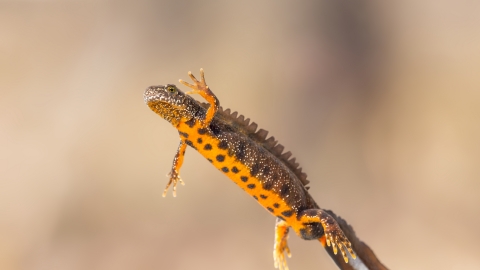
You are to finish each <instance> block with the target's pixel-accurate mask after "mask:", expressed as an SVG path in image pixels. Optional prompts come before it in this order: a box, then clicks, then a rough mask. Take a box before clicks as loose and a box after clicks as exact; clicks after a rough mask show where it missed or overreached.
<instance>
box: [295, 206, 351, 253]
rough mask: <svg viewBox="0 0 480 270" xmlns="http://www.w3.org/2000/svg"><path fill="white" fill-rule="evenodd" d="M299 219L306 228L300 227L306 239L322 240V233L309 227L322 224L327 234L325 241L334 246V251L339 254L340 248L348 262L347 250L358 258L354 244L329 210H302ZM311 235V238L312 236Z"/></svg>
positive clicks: (301, 233)
mask: <svg viewBox="0 0 480 270" xmlns="http://www.w3.org/2000/svg"><path fill="white" fill-rule="evenodd" d="M299 221H300V223H301V224H303V226H304V228H301V229H300V236H302V237H303V238H305V239H312V238H316V239H319V240H320V241H322V239H321V237H320V235H316V234H317V233H318V230H316V229H313V230H309V228H315V227H317V226H316V225H318V224H321V226H322V227H323V231H324V234H325V241H326V243H327V245H328V246H332V248H333V253H334V254H337V252H338V249H340V251H341V252H342V255H343V259H344V260H345V262H347V263H348V256H347V252H346V251H347V250H348V252H349V253H350V255H351V256H352V258H353V259H355V258H357V256H356V255H355V252H354V251H353V249H352V244H351V243H350V241H349V240H348V238H347V237H346V236H345V234H344V233H343V231H342V229H341V228H340V225H338V223H337V221H335V219H333V217H332V216H330V215H329V214H328V213H327V212H325V211H324V210H322V209H308V210H304V211H302V212H300V214H299ZM310 237H311V238H310ZM337 248H338V249H337Z"/></svg>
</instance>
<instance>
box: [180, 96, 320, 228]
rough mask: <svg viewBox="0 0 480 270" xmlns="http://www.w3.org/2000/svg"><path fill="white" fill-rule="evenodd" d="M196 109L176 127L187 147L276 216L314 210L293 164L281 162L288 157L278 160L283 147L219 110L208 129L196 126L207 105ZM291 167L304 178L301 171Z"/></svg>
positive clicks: (264, 132) (241, 119) (288, 215)
mask: <svg viewBox="0 0 480 270" xmlns="http://www.w3.org/2000/svg"><path fill="white" fill-rule="evenodd" d="M199 105H200V104H199ZM196 107H197V109H198V111H199V113H197V114H196V117H195V118H193V119H191V120H189V121H186V122H185V123H181V124H180V125H179V127H178V130H179V133H180V136H184V137H185V136H186V135H188V136H186V138H185V139H186V141H187V142H186V143H187V144H188V145H190V146H192V147H193V148H195V149H197V150H198V151H199V152H200V153H201V154H202V155H203V156H205V157H206V158H207V159H208V160H210V161H211V162H212V164H213V165H214V166H215V167H216V168H218V169H219V170H221V171H222V172H223V173H225V174H226V175H227V176H228V177H229V178H230V179H232V180H233V181H234V182H235V183H236V184H238V185H239V186H240V187H242V188H243V189H244V190H245V191H246V192H247V193H249V194H250V195H252V196H253V197H254V198H255V199H257V200H258V202H259V203H260V204H262V206H264V207H265V208H266V209H267V210H269V211H270V212H272V213H273V214H274V215H276V216H279V217H282V218H284V219H286V218H290V217H292V216H294V214H295V213H297V212H298V211H299V210H300V211H301V210H303V209H309V208H316V204H315V203H314V202H313V199H312V198H311V197H310V195H309V194H308V192H307V190H306V188H305V186H304V184H303V183H302V182H301V180H300V179H299V178H298V177H297V175H296V174H295V172H294V171H293V170H292V169H291V168H292V167H294V166H296V165H297V164H294V163H292V164H289V163H288V161H287V163H286V162H285V157H287V156H289V155H290V154H289V153H287V155H286V156H284V158H282V155H281V154H282V153H281V151H282V150H283V146H281V145H277V144H276V141H275V139H274V138H273V137H271V138H269V139H268V140H265V137H266V135H267V132H266V131H265V130H262V129H261V130H259V131H257V132H256V130H255V129H256V124H255V123H252V124H248V120H247V121H245V120H243V119H244V118H243V116H240V117H237V113H233V114H230V111H229V110H226V111H223V110H222V109H221V108H220V109H219V110H218V111H217V114H216V115H215V117H214V118H213V120H212V121H211V123H210V125H209V127H208V128H207V129H202V127H201V125H200V123H201V121H202V120H203V119H204V116H205V112H206V109H205V107H207V105H200V106H196ZM287 158H288V157H287ZM294 168H295V169H296V170H297V171H299V172H300V176H303V177H305V178H306V175H305V174H302V173H301V170H299V169H297V168H296V167H294ZM292 211H293V212H292ZM281 213H284V215H282V214H281Z"/></svg>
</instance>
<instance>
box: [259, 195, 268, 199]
mask: <svg viewBox="0 0 480 270" xmlns="http://www.w3.org/2000/svg"><path fill="white" fill-rule="evenodd" d="M260 198H262V199H266V198H268V196H267V195H263V194H260Z"/></svg>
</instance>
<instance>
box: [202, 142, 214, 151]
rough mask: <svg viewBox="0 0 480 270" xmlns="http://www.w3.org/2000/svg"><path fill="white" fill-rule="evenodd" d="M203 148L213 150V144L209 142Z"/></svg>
mask: <svg viewBox="0 0 480 270" xmlns="http://www.w3.org/2000/svg"><path fill="white" fill-rule="evenodd" d="M203 150H212V145H211V144H209V143H207V144H205V146H204V147H203Z"/></svg>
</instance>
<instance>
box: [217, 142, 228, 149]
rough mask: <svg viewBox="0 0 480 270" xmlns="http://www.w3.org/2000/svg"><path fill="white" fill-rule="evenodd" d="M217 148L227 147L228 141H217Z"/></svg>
mask: <svg viewBox="0 0 480 270" xmlns="http://www.w3.org/2000/svg"><path fill="white" fill-rule="evenodd" d="M218 148H220V149H223V150H225V149H227V148H228V142H226V141H221V142H220V143H218Z"/></svg>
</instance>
